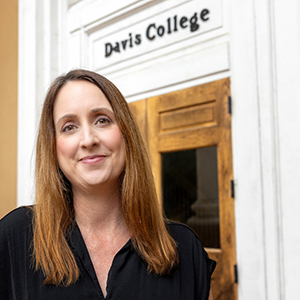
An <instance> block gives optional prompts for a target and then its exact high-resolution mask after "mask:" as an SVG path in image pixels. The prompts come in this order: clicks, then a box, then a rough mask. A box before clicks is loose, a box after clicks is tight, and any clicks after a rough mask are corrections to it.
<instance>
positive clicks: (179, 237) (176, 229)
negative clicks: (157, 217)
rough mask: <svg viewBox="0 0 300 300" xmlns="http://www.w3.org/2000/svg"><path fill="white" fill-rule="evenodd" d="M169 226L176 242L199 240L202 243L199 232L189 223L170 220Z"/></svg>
mask: <svg viewBox="0 0 300 300" xmlns="http://www.w3.org/2000/svg"><path fill="white" fill-rule="evenodd" d="M167 227H168V228H169V231H170V233H171V236H172V237H173V239H174V240H175V241H176V242H181V241H184V242H187V241H190V242H199V243H200V244H201V241H200V239H199V237H198V236H197V234H196V233H195V232H194V231H193V230H192V229H191V228H190V227H188V226H187V225H185V224H183V223H179V222H175V221H168V222H167Z"/></svg>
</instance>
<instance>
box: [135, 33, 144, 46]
mask: <svg viewBox="0 0 300 300" xmlns="http://www.w3.org/2000/svg"><path fill="white" fill-rule="evenodd" d="M141 38H142V37H141V35H140V34H136V36H135V41H134V43H135V44H136V45H139V44H140V43H141V42H142V39H141Z"/></svg>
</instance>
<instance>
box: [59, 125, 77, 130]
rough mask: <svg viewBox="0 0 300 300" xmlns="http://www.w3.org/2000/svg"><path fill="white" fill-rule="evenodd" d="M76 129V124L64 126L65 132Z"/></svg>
mask: <svg viewBox="0 0 300 300" xmlns="http://www.w3.org/2000/svg"><path fill="white" fill-rule="evenodd" d="M74 129H75V125H67V126H65V127H64V128H63V130H62V131H63V132H70V131H73V130H74Z"/></svg>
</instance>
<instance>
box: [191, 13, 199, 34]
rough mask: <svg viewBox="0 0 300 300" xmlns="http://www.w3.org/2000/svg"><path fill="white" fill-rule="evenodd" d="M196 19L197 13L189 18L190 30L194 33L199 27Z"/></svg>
mask: <svg viewBox="0 0 300 300" xmlns="http://www.w3.org/2000/svg"><path fill="white" fill-rule="evenodd" d="M197 21H198V18H197V13H195V14H194V15H193V16H192V17H191V18H190V30H191V32H194V31H196V30H198V28H199V25H198V23H197Z"/></svg>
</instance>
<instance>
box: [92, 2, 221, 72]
mask: <svg viewBox="0 0 300 300" xmlns="http://www.w3.org/2000/svg"><path fill="white" fill-rule="evenodd" d="M145 13H147V11H145ZM131 18H132V23H134V21H135V20H134V15H132V17H131ZM221 20H222V17H221V1H220V0H206V1H204V0H198V1H196V0H195V1H190V2H187V3H184V4H181V5H179V6H176V7H174V8H170V9H169V10H167V11H165V12H162V13H159V14H156V15H153V16H149V17H148V18H144V19H143V20H142V21H139V22H135V23H134V24H133V25H132V26H130V25H129V26H127V27H126V28H125V29H121V30H116V31H112V32H109V30H108V32H105V29H103V30H99V31H98V32H96V33H95V34H94V37H93V36H91V38H92V39H93V61H94V63H95V66H94V67H95V68H103V67H105V66H108V65H111V64H115V63H117V62H121V61H124V60H128V59H130V58H134V57H136V56H140V55H143V54H146V53H149V52H151V51H154V50H156V49H160V48H163V47H166V46H168V45H172V44H174V43H177V42H179V41H182V40H185V39H189V38H193V37H195V36H198V35H200V34H203V33H205V32H207V31H210V30H212V29H215V28H218V27H220V26H221V24H222V22H221ZM123 26H124V25H123ZM120 27H121V22H120V26H118V29H119V28H120ZM101 33H102V34H101ZM97 36H99V38H97Z"/></svg>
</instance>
